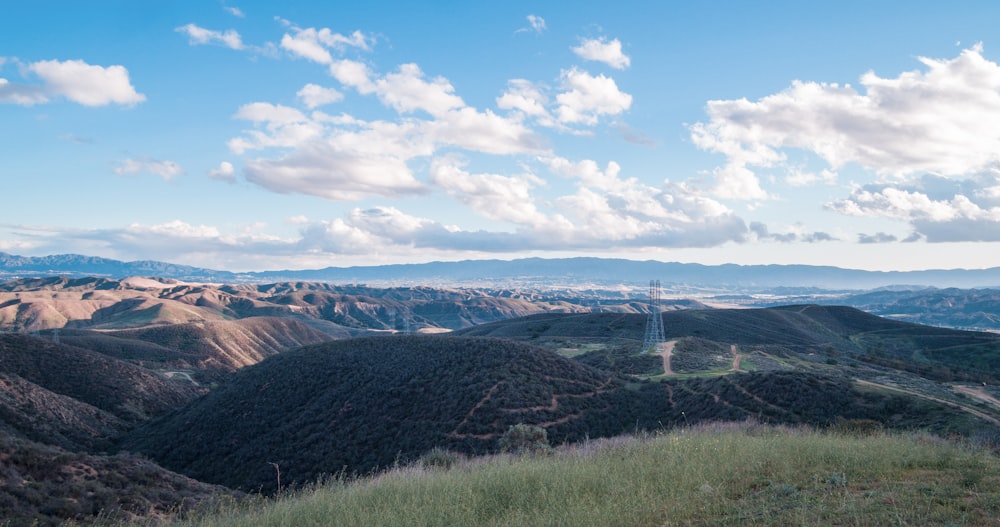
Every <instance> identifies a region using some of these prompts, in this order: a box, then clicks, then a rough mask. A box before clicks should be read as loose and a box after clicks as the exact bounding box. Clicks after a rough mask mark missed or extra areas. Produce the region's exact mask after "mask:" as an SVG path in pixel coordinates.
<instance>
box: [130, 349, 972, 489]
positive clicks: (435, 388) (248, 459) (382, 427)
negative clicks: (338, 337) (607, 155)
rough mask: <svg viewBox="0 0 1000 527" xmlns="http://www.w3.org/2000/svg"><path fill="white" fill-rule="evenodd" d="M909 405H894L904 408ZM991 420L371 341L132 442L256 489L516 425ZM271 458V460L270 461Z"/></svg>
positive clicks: (211, 402) (477, 441) (607, 430)
mask: <svg viewBox="0 0 1000 527" xmlns="http://www.w3.org/2000/svg"><path fill="white" fill-rule="evenodd" d="M897 414H899V415H902V416H903V417H892V416H893V415H897ZM751 416H752V417H757V418H759V419H761V420H763V421H767V422H781V423H804V424H813V425H831V424H833V423H836V422H838V421H839V420H841V419H873V420H878V421H879V422H884V423H886V425H887V426H898V427H904V428H906V427H933V426H934V425H935V423H939V422H947V423H949V426H951V425H954V428H955V431H960V432H963V433H969V432H970V431H972V430H978V429H981V428H982V427H989V426H991V425H990V424H989V423H987V422H983V421H981V420H979V419H977V418H976V417H975V416H972V415H969V414H966V413H963V412H961V411H958V410H956V409H954V408H951V407H949V406H947V405H945V404H943V403H937V402H933V401H926V400H922V399H917V398H914V397H911V396H907V395H902V394H899V393H881V392H874V391H865V390H859V389H858V387H857V386H856V384H855V383H854V381H853V380H852V379H850V378H848V377H846V376H842V375H839V376H838V375H829V374H814V373H799V372H780V371H779V372H762V373H750V374H737V375H732V376H728V377H712V378H705V379H695V380H690V381H680V380H674V381H670V382H668V383H660V382H651V381H640V380H636V379H634V378H628V377H625V376H620V375H617V374H611V373H607V372H605V371H602V370H599V369H595V368H591V367H588V366H585V365H582V364H579V363H578V362H576V361H573V360H572V359H568V358H564V357H561V356H559V355H557V354H555V353H552V352H549V351H546V350H543V349H539V348H536V347H534V346H530V345H526V344H522V343H517V342H512V341H508V340H501V339H483V338H469V337H451V336H447V337H369V338H363V339H353V340H345V341H336V342H331V343H326V344H320V345H316V346H311V347H307V348H303V349H300V350H296V351H291V352H287V353H283V354H280V355H276V356H274V357H271V358H269V359H267V360H265V361H263V362H261V363H260V364H257V365H255V366H250V367H248V368H244V369H242V370H240V371H238V372H237V373H236V374H235V375H234V376H233V377H232V378H231V379H230V381H229V382H228V383H226V384H224V385H223V386H221V387H219V388H218V389H216V390H214V391H213V392H211V393H210V394H208V395H207V396H205V397H204V398H202V399H199V400H197V401H195V402H194V403H193V404H191V405H190V406H188V407H186V408H183V409H181V410H179V411H177V412H174V413H172V414H170V415H167V416H165V417H164V418H162V419H158V420H156V421H154V422H150V423H148V424H147V425H144V426H142V427H140V428H138V429H136V430H135V431H133V432H131V433H130V434H128V435H127V436H126V437H125V438H124V440H123V441H122V443H121V444H120V447H121V448H122V449H124V450H129V451H134V452H141V453H143V454H144V455H148V456H150V457H152V458H153V459H155V460H157V461H158V462H160V463H162V464H163V465H164V466H165V467H167V468H170V469H171V470H176V471H178V472H181V473H184V474H187V475H189V476H192V477H195V478H197V479H200V480H203V481H208V482H213V483H220V484H224V485H227V486H232V487H234V488H240V489H243V490H257V489H263V490H264V491H266V492H273V491H274V490H275V486H276V471H275V467H274V465H273V464H277V465H279V467H280V470H281V474H282V481H283V482H287V483H292V482H297V483H303V482H307V481H312V480H314V479H316V478H319V477H321V476H322V475H324V474H327V475H329V474H337V473H341V472H346V473H348V474H353V473H366V472H368V471H371V470H375V469H379V468H385V467H388V466H391V465H393V464H394V463H396V462H399V461H404V462H405V461H409V460H412V459H414V458H416V457H417V456H419V455H421V454H423V453H425V452H427V451H429V450H431V449H432V448H434V447H443V448H448V449H453V450H457V451H461V452H466V453H483V452H491V451H495V449H496V448H497V445H498V439H499V437H500V436H501V434H502V433H503V432H504V431H505V430H506V429H507V428H508V427H510V426H511V425H513V424H517V423H527V424H532V425H537V426H541V427H544V428H546V429H547V431H548V436H549V438H550V440H551V441H552V442H554V443H556V444H559V443H562V442H567V441H568V442H573V441H578V440H581V439H583V438H586V437H603V436H611V435H617V434H621V433H625V432H630V431H634V430H637V429H644V430H657V429H661V428H663V427H671V426H675V425H678V424H688V423H693V422H698V421H706V420H731V419H744V418H746V417H751ZM272 463H273V464H272Z"/></svg>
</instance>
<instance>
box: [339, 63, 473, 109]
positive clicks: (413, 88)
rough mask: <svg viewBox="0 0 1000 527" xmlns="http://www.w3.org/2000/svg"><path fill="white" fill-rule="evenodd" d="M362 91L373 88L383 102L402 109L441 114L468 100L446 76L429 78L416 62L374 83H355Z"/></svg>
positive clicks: (463, 104)
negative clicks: (425, 77)
mask: <svg viewBox="0 0 1000 527" xmlns="http://www.w3.org/2000/svg"><path fill="white" fill-rule="evenodd" d="M353 86H354V87H355V88H356V89H358V91H359V92H360V93H371V92H374V93H375V94H376V95H378V98H379V99H380V100H381V101H382V103H383V104H386V105H387V106H390V107H392V108H393V109H395V110H396V111H397V112H400V113H410V112H415V111H418V110H423V111H425V112H427V113H429V114H431V115H434V116H440V115H442V114H444V113H445V112H447V111H449V110H454V109H456V108H462V107H463V106H465V102H463V101H462V98H461V97H459V96H457V95H455V88H454V87H453V86H452V85H451V83H450V82H448V80H447V79H445V78H444V77H435V78H433V79H431V80H430V82H428V81H427V80H425V79H424V72H423V71H421V70H420V67H419V66H417V65H416V64H403V65H401V66H399V69H398V70H397V71H396V72H393V73H388V74H386V75H385V76H384V77H382V78H380V79H377V80H375V81H374V83H368V84H356V85H353Z"/></svg>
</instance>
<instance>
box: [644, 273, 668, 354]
mask: <svg viewBox="0 0 1000 527" xmlns="http://www.w3.org/2000/svg"><path fill="white" fill-rule="evenodd" d="M666 341H667V337H666V336H665V335H664V333H663V313H662V312H661V311H660V281H659V280H650V281H649V316H648V317H647V318H646V337H645V338H644V339H643V343H642V352H643V353H648V352H651V351H652V352H655V351H656V348H657V346H659V345H660V344H663V343H664V342H666Z"/></svg>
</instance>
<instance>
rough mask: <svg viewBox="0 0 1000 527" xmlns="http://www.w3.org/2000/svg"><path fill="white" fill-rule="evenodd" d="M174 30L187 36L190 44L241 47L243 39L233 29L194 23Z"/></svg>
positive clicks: (230, 47)
mask: <svg viewBox="0 0 1000 527" xmlns="http://www.w3.org/2000/svg"><path fill="white" fill-rule="evenodd" d="M174 31H177V32H178V33H185V34H187V36H188V41H189V42H190V43H191V45H192V46H194V45H200V44H212V43H216V44H221V45H223V46H225V47H227V48H229V49H243V48H244V46H243V39H242V38H241V37H240V34H239V33H237V32H236V30H234V29H227V30H226V31H216V30H212V29H205V28H203V27H199V26H196V25H195V24H187V25H184V26H181V27H178V28H177V29H175V30H174Z"/></svg>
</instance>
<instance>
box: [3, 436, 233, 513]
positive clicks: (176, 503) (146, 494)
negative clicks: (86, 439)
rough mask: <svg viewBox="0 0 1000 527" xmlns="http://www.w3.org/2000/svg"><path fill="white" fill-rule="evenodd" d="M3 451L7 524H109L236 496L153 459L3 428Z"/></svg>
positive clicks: (190, 508)
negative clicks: (74, 447)
mask: <svg viewBox="0 0 1000 527" xmlns="http://www.w3.org/2000/svg"><path fill="white" fill-rule="evenodd" d="M0 453H2V454H0V523H3V524H4V525H12V526H18V525H33V526H38V527H55V526H58V525H87V524H90V523H92V522H93V521H94V520H95V519H96V518H97V517H98V516H99V515H100V516H101V517H102V518H104V520H105V521H107V520H118V521H129V520H136V519H152V518H165V517H169V516H172V515H175V514H178V513H181V512H185V511H189V510H192V509H196V508H199V507H207V506H208V504H209V503H213V502H217V501H219V500H221V499H227V498H228V499H232V498H234V497H237V494H236V493H234V492H232V491H231V490H228V489H225V488H222V487H218V486H214V485H206V484H204V483H200V482H198V481H195V480H193V479H190V478H187V477H184V476H181V475H179V474H175V473H172V472H169V471H167V470H164V469H163V468H161V467H159V466H158V465H156V464H154V463H153V462H151V461H149V460H148V459H142V458H139V457H136V456H131V455H127V454H119V455H114V456H101V455H91V454H85V453H81V452H72V451H67V450H64V449H61V448H58V447H55V446H51V445H45V444H41V443H38V442H35V441H29V440H25V439H23V438H19V437H16V436H14V435H11V434H8V433H6V432H4V431H3V430H0ZM70 522H72V523H70Z"/></svg>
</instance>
